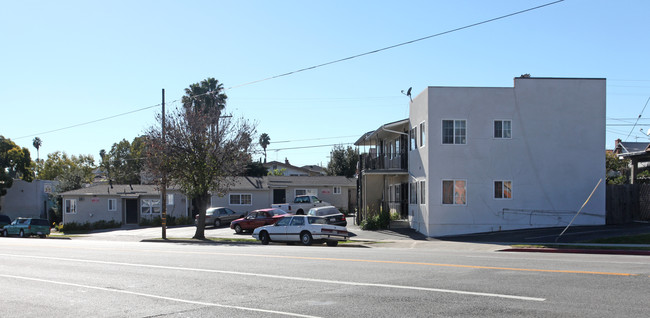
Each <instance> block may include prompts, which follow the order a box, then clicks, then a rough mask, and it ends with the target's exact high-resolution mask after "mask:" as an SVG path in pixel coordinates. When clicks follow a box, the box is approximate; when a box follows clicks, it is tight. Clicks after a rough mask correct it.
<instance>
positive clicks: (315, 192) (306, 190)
mask: <svg viewBox="0 0 650 318" xmlns="http://www.w3.org/2000/svg"><path fill="white" fill-rule="evenodd" d="M298 191H301V192H302V191H304V193H302V194H298ZM293 195H294V198H295V197H297V196H299V195H308V196H315V197H317V196H318V189H314V188H304V189H295V190H294V191H293Z"/></svg>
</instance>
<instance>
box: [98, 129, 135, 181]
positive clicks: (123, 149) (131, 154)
mask: <svg viewBox="0 0 650 318" xmlns="http://www.w3.org/2000/svg"><path fill="white" fill-rule="evenodd" d="M144 149H145V137H136V138H135V139H133V142H132V143H129V141H128V140H126V139H122V141H120V142H119V143H114V144H113V147H111V151H110V152H109V153H108V154H107V155H105V157H104V160H105V161H106V162H103V165H104V167H105V168H106V170H107V172H108V174H109V178H110V179H111V180H113V181H114V182H115V183H118V184H140V172H141V171H142V169H143V160H142V158H143V157H144V152H145V151H144ZM100 155H101V152H100Z"/></svg>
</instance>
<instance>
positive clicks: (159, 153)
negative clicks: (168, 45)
mask: <svg viewBox="0 0 650 318" xmlns="http://www.w3.org/2000/svg"><path fill="white" fill-rule="evenodd" d="M204 82H206V81H204ZM194 85H198V84H193V86H194ZM191 87H192V86H191ZM216 87H220V86H219V85H216ZM186 91H187V93H188V95H187V96H186V97H187V98H188V99H194V102H191V103H184V106H183V108H181V109H176V110H175V111H172V112H171V113H170V114H169V115H166V116H165V130H166V134H165V142H163V136H162V127H161V125H160V126H154V127H151V128H150V129H149V130H148V132H147V143H148V147H147V151H148V153H147V158H148V160H147V165H148V168H149V171H150V172H151V173H153V174H154V175H157V176H162V175H163V174H166V175H167V179H168V180H169V183H170V185H174V186H177V187H179V188H180V189H181V191H183V192H184V193H185V194H186V195H187V196H188V197H189V198H191V199H194V200H195V202H196V205H197V208H198V211H199V217H198V225H197V227H196V232H195V234H194V238H196V239H204V238H205V233H204V228H205V210H206V209H207V207H208V205H209V203H210V195H211V193H215V194H220V195H223V194H226V193H227V192H228V190H229V189H230V187H231V186H232V185H233V183H234V180H235V176H237V175H241V173H242V172H243V171H244V170H245V168H246V164H247V163H248V162H249V161H250V158H251V155H250V151H251V149H252V140H253V135H254V134H255V132H256V131H255V127H254V125H253V124H251V123H250V122H249V121H247V120H245V119H243V118H240V119H234V118H232V116H229V115H224V114H222V111H223V107H210V106H212V105H214V103H213V102H211V101H209V100H208V101H207V102H206V93H203V94H201V95H200V96H193V95H192V94H191V90H186ZM207 95H211V96H213V97H214V98H216V99H219V100H220V101H221V102H224V103H225V94H222V93H218V90H217V91H216V92H215V93H210V92H208V93H207ZM199 97H200V98H199ZM184 100H186V99H185V98H184ZM217 104H219V103H217ZM224 105H225V104H224ZM206 106H207V107H206ZM157 119H158V122H159V123H162V116H161V115H160V114H159V115H158V118H157Z"/></svg>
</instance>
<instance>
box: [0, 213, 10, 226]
mask: <svg viewBox="0 0 650 318" xmlns="http://www.w3.org/2000/svg"><path fill="white" fill-rule="evenodd" d="M9 224H11V218H10V217H9V216H8V215H4V214H0V229H1V228H3V227H4V226H5V225H9Z"/></svg>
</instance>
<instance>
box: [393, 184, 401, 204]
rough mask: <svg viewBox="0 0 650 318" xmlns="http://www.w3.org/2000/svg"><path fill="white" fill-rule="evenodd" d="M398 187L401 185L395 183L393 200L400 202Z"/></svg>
mask: <svg viewBox="0 0 650 318" xmlns="http://www.w3.org/2000/svg"><path fill="white" fill-rule="evenodd" d="M400 189H401V186H400V185H399V184H396V185H395V201H394V202H400V200H401V198H400V191H401V190H400Z"/></svg>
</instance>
